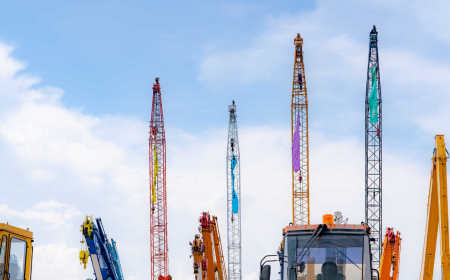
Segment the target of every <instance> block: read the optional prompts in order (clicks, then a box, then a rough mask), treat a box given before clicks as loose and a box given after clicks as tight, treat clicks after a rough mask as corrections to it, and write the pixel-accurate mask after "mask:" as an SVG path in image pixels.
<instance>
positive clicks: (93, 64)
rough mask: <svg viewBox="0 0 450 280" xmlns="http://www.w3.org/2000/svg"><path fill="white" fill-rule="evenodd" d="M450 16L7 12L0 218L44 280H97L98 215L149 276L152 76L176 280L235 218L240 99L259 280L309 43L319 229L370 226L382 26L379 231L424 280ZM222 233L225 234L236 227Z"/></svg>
mask: <svg viewBox="0 0 450 280" xmlns="http://www.w3.org/2000/svg"><path fill="white" fill-rule="evenodd" d="M449 8H450V6H449V4H448V3H447V2H446V1H428V2H426V3H422V2H421V1H406V0H397V1H387V0H386V1H365V2H360V1H353V0H342V1H332V0H320V1H297V2H294V1H276V2H275V1H227V2H211V1H192V2H186V1H179V2H163V1H160V2H155V3H150V2H145V1H127V2H120V1H104V2H102V1H95V3H93V2H88V1H79V2H78V3H76V4H67V3H64V4H61V2H56V1H54V2H51V1H46V2H43V1H41V2H39V3H37V2H32V1H29V2H24V1H22V2H18V1H0V12H1V16H0V26H2V27H3V28H0V97H1V99H2V102H1V103H0V150H1V151H2V157H1V158H0V167H1V168H0V177H2V178H4V179H3V180H2V183H1V186H2V189H3V190H5V192H4V194H3V198H4V199H3V200H2V202H0V218H1V220H3V221H4V220H7V221H9V222H10V224H15V225H19V226H23V227H30V228H31V229H32V230H33V231H34V232H35V236H36V243H35V246H36V256H39V257H37V258H36V263H35V265H34V266H33V270H34V271H35V273H36V274H35V275H34V277H33V279H36V280H39V279H44V278H45V279H61V278H62V277H65V278H66V279H80V278H82V277H85V276H86V277H87V276H88V275H89V274H90V273H91V271H89V269H91V268H89V269H88V271H86V272H84V271H83V270H82V268H81V266H79V265H78V259H77V258H78V250H79V248H78V247H79V243H78V241H79V233H78V226H79V225H80V224H81V222H82V221H83V220H84V215H86V214H92V215H94V216H96V217H99V216H100V217H102V218H103V221H104V224H105V228H106V230H107V231H108V234H109V235H110V236H111V237H113V238H114V239H115V240H116V241H117V242H118V246H119V250H120V253H121V259H122V265H123V267H124V273H125V275H126V276H127V280H136V279H147V278H148V274H149V269H148V264H149V255H148V249H147V248H149V242H148V226H149V225H148V216H149V209H148V207H149V206H148V204H149V199H148V197H149V194H148V191H149V189H148V157H147V156H148V142H147V139H148V121H149V119H150V113H151V111H150V105H151V104H150V97H151V87H152V84H153V81H154V78H155V77H156V76H158V77H160V82H161V86H162V94H163V95H162V100H163V108H164V116H165V123H166V129H167V141H168V158H167V161H168V197H169V198H168V199H169V242H170V248H171V252H170V258H171V259H170V263H171V264H177V265H176V266H171V273H172V275H173V276H174V279H192V271H191V266H192V263H191V259H189V257H188V256H189V247H188V245H187V244H188V241H189V240H191V239H192V238H193V236H194V234H195V233H196V228H197V216H198V215H199V214H200V212H201V211H205V210H209V211H211V212H212V213H214V214H216V215H218V216H219V221H220V222H222V223H223V222H224V221H225V219H224V218H222V219H220V217H223V216H224V215H225V213H226V209H225V207H226V206H225V205H226V204H225V196H226V193H225V190H226V185H225V182H226V181H225V152H226V129H227V126H228V112H227V108H228V107H227V106H228V105H229V104H230V103H231V101H232V100H236V104H237V109H238V127H239V133H240V148H241V153H242V162H241V168H242V169H241V173H242V196H243V197H242V207H243V213H242V217H243V256H244V263H243V273H244V278H245V279H250V280H252V279H257V278H258V275H257V271H258V263H259V260H260V259H261V257H262V256H264V255H266V254H271V253H274V252H275V251H276V249H277V248H278V245H279V239H280V232H281V228H282V227H283V226H285V225H287V223H288V222H289V221H290V219H291V218H290V213H291V209H290V204H289V203H286V201H289V202H290V199H291V198H290V192H291V190H290V188H291V185H290V184H291V182H290V177H291V174H290V172H291V171H290V170H291V169H290V168H291V167H290V132H289V124H290V99H291V85H292V80H291V79H292V68H293V56H294V49H293V39H294V37H295V36H296V34H297V32H300V33H301V35H302V37H303V38H304V52H305V54H304V56H305V69H306V75H305V79H306V84H307V87H308V95H309V112H310V115H309V121H310V123H309V127H310V149H311V153H310V155H311V161H310V164H311V165H310V168H311V215H312V221H313V222H320V220H321V216H322V215H323V214H325V213H333V212H335V211H341V212H342V213H343V214H344V216H345V217H349V220H350V222H352V223H359V222H360V221H361V220H363V219H364V94H365V83H366V71H367V55H368V35H369V32H370V30H371V29H372V25H373V24H376V26H377V29H378V31H379V51H380V73H381V87H382V93H383V114H384V115H383V125H384V127H383V137H384V138H383V159H384V162H383V172H384V173H383V184H384V188H383V194H384V196H383V199H384V200H383V203H384V206H383V207H384V208H383V209H384V210H383V211H384V212H383V225H385V226H388V225H389V226H394V227H395V228H397V229H398V230H400V231H401V232H402V236H403V247H402V252H403V253H404V254H403V255H402V263H403V265H402V266H401V272H400V273H401V275H402V278H405V279H406V278H407V279H414V277H418V275H419V270H420V259H421V253H422V250H421V246H422V242H423V230H424V226H425V224H424V221H425V215H426V203H427V193H428V184H429V177H428V176H429V172H430V171H429V170H430V158H431V154H432V150H433V147H434V142H433V136H434V135H436V134H441V133H442V134H446V135H448V134H449V133H450V129H449V125H448V123H450V114H449V110H448V105H447V104H450V95H449V94H448V88H449V86H450V84H449V83H450V82H449V79H448V77H450V55H449V54H448V51H447V49H448V47H449V45H450V31H449V29H448V28H447V27H448V26H449V24H450V20H449V18H448V16H447V12H446V11H448V10H449ZM324 193H326V194H327V196H324V195H323V194H324ZM198 194H202V195H201V196H200V195H198ZM343 201H345V203H343ZM267 205H269V207H268V206H267ZM405 217H407V218H405ZM268 221H269V222H268ZM220 228H221V229H222V231H223V233H222V236H225V234H224V232H225V229H226V225H225V224H221V225H220ZM261 244H264V246H262V245H261ZM224 247H226V245H225V244H224ZM55 256H56V257H55ZM405 264H408V265H405ZM35 268H36V270H35ZM48 271H52V275H50V276H49V275H46V272H48ZM274 277H275V275H274ZM273 279H276V278H273Z"/></svg>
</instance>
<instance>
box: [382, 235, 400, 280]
mask: <svg viewBox="0 0 450 280" xmlns="http://www.w3.org/2000/svg"><path fill="white" fill-rule="evenodd" d="M401 242H402V239H401V238H400V232H398V231H397V234H395V233H394V230H393V229H392V228H388V229H387V231H386V235H385V237H384V241H383V244H382V252H381V261H380V280H398V279H399V278H398V272H399V267H400V249H401ZM391 271H392V276H391Z"/></svg>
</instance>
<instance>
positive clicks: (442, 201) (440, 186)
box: [420, 135, 450, 280]
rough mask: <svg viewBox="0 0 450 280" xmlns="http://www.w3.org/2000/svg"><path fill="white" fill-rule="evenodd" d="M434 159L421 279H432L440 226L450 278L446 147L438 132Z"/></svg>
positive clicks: (446, 278)
mask: <svg viewBox="0 0 450 280" xmlns="http://www.w3.org/2000/svg"><path fill="white" fill-rule="evenodd" d="M435 145H436V146H435V150H434V153H433V157H432V159H431V162H432V168H431V180H430V191H429V194H428V211H427V225H426V228H425V241H424V248H423V254H422V269H421V272H420V280H432V279H433V268H434V258H435V253H436V242H437V235H438V229H440V232H439V233H440V234H439V236H440V244H441V250H440V251H441V267H442V279H443V280H450V256H449V245H448V242H449V237H448V201H447V150H446V149H445V141H444V135H436V137H435Z"/></svg>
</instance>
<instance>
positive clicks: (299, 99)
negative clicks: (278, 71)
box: [291, 33, 310, 225]
mask: <svg viewBox="0 0 450 280" xmlns="http://www.w3.org/2000/svg"><path fill="white" fill-rule="evenodd" d="M294 45H295V61H294V74H293V75H294V76H293V82H292V103H291V125H292V142H293V141H294V133H295V126H296V124H297V116H298V115H299V116H300V131H299V133H300V172H301V174H300V172H295V171H294V168H292V216H293V223H294V225H299V224H306V225H309V222H310V221H309V137H308V94H307V90H306V79H305V65H304V64H303V39H302V37H300V33H297V37H296V38H295V39H294ZM299 74H301V75H302V77H303V81H302V82H303V83H302V86H300V84H299V80H298V75H299ZM300 175H301V176H302V180H300V179H299V177H300Z"/></svg>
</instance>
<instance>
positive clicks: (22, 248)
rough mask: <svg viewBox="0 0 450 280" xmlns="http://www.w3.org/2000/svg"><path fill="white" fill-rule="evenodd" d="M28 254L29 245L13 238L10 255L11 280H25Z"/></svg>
mask: <svg viewBox="0 0 450 280" xmlns="http://www.w3.org/2000/svg"><path fill="white" fill-rule="evenodd" d="M26 252H27V243H26V242H25V240H21V239H18V238H14V237H13V238H11V249H10V253H9V275H10V278H9V279H10V280H24V276H25V257H26Z"/></svg>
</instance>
